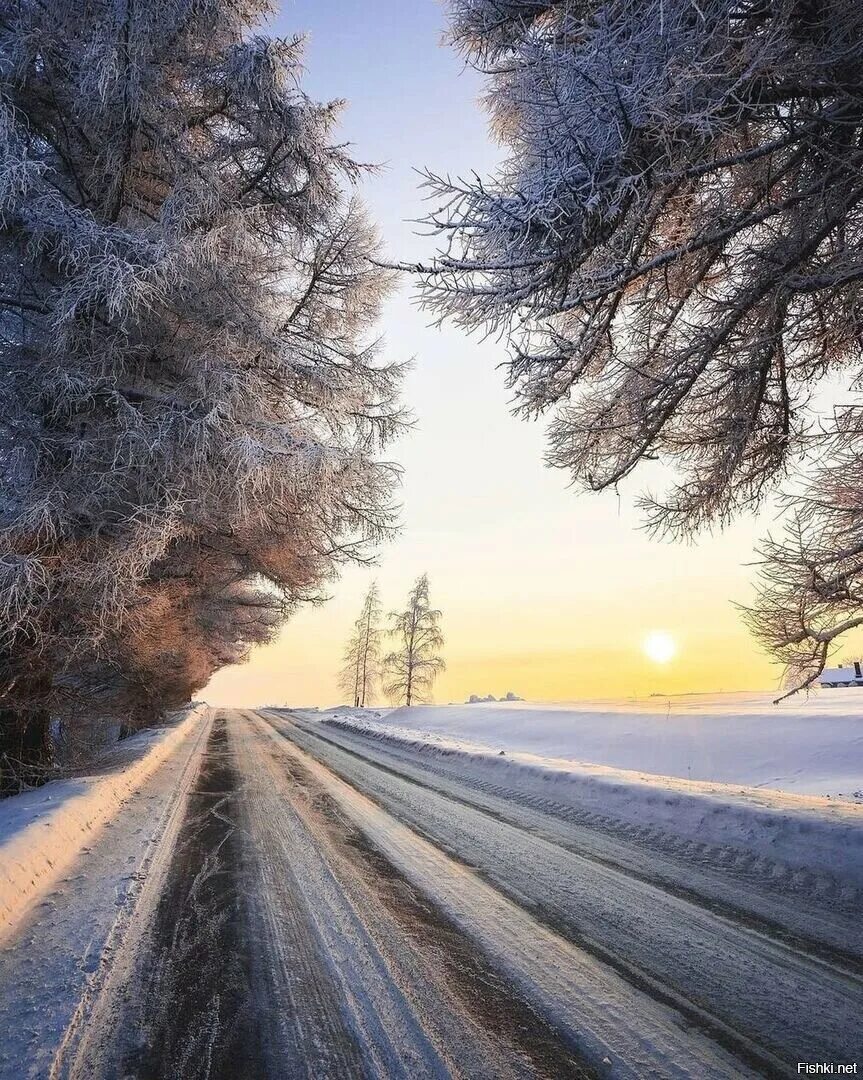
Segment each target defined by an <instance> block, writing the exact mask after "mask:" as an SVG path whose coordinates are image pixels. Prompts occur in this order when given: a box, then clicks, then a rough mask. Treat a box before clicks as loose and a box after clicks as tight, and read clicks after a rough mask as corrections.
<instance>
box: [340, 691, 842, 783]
mask: <svg viewBox="0 0 863 1080" xmlns="http://www.w3.org/2000/svg"><path fill="white" fill-rule="evenodd" d="M771 702H772V695H771V694H769V693H751V692H749V693H731V694H689V695H679V696H673V697H669V698H664V697H655V698H647V699H639V700H637V701H634V700H631V699H630V700H611V699H609V700H604V701H589V702H584V701H582V702H543V703H531V702H496V703H489V704H485V703H483V704H476V705H435V706H415V707H414V708H411V709H394V710H387V709H380V710H366V711H365V714H364V715H365V716H366V717H367V718H368V719H369V720H375V721H377V722H379V723H381V724H385V725H386V726H387V727H398V728H407V729H410V731H411V732H413V733H415V734H416V735H417V736H418V737H430V738H433V739H434V740H435V741H437V740H440V739H444V740H447V741H450V740H453V741H455V742H458V743H471V744H473V745H475V746H479V747H486V748H489V749H494V750H505V751H508V752H514V751H523V752H526V753H530V754H536V755H540V756H542V757H545V758H564V759H568V760H570V761H578V762H588V763H591V764H597V765H607V766H611V767H613V768H618V769H628V770H635V771H638V772H643V773H654V774H657V775H661V776H674V777H680V778H683V779H691V780H707V781H716V782H720V783H726V784H744V785H746V786H748V787H765V788H777V789H779V790H782V791H790V792H795V793H797V794H801V795H822V796H824V795H829V796H831V797H832V798H836V797H843V798H855V796H856V798H858V799H859V798H861V797H863V796H861V794H859V793H861V791H863V689H861V688H848V689H837V690H821V691H818V692H817V693H812V694H811V695H810V696H809V697H808V698H807V697H805V696H800V697H797V698H792V699H790V700H788V701H786V702H784V703H783V704H781V705H773V704H772V703H771ZM337 711H338V712H340V713H342V714H343V715H345V714H347V713H352V712H353V710H337Z"/></svg>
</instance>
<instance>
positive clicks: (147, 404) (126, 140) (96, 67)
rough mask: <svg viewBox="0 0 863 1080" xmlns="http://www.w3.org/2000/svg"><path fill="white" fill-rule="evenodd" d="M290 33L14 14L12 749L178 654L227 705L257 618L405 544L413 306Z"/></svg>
mask: <svg viewBox="0 0 863 1080" xmlns="http://www.w3.org/2000/svg"><path fill="white" fill-rule="evenodd" d="M269 11H270V5H269V4H268V3H265V2H260V0H239V2H233V0H135V2H131V0H130V2H128V3H116V2H114V0H91V2H89V3H87V4H80V3H68V2H63V0H13V2H10V3H6V4H4V5H2V6H0V473H1V474H2V491H0V706H2V711H0V741H3V740H5V741H6V742H8V743H10V744H11V743H13V742H14V743H15V744H16V746H17V743H18V742H20V741H21V739H22V738H23V739H24V741H25V742H27V740H28V739H29V740H30V741H31V742H34V741H35V742H41V741H42V740H43V737H44V731H45V721H46V717H47V710H48V709H49V708H50V709H55V710H56V709H58V708H62V701H63V700H65V697H57V694H56V693H55V691H56V690H57V688H58V686H62V687H63V694H64V695H65V694H66V693H67V692H68V691H69V687H70V686H71V687H74V686H78V685H80V686H84V685H87V684H88V680H91V678H92V677H93V672H94V671H100V672H105V671H115V672H117V679H118V681H119V683H122V684H123V685H131V684H132V683H134V682H135V681H136V679H137V680H138V682H139V683H140V681H141V680H140V679H139V678H138V675H137V674H136V673H138V674H140V672H141V671H149V670H150V668H149V667H148V665H149V664H150V663H151V661H152V660H153V657H154V655H155V654H154V651H153V650H154V649H156V651H157V652H158V645H159V640H160V635H161V636H162V639H163V640H164V641H169V640H172V641H174V642H175V645H176V648H175V649H173V652H174V653H175V654H176V656H175V660H176V664H177V666H178V667H183V665H186V668H187V670H188V671H189V672H191V670H192V669H193V668H194V669H195V670H196V671H198V674H197V675H195V676H194V677H192V676H191V674H190V675H189V677H188V679H187V680H186V681H187V683H189V684H190V685H192V684H194V685H200V683H201V681H202V680H204V681H205V674H204V673H205V672H206V671H207V670H208V669H210V668H212V666H213V664H218V663H219V662H226V661H228V660H231V659H235V658H236V657H237V655H238V654H239V653H242V651H243V649H244V648H245V645H244V644H243V643H244V642H245V640H246V632H245V631H243V630H241V629H238V628H239V627H240V626H241V625H243V624H245V613H247V612H248V609H249V604H248V602H247V601H248V597H249V596H264V595H265V596H268V597H270V598H271V599H270V600H267V601H266V602H265V603H264V607H265V608H268V610H269V609H271V608H272V607H273V606H275V607H278V608H279V609H280V610H285V609H286V608H288V607H290V605H291V604H292V603H293V602H295V601H296V600H298V599H303V598H305V597H308V596H313V595H314V594H315V591H316V586H317V585H318V584H319V583H320V582H321V580H322V579H324V578H326V577H327V576H328V575H330V574H332V573H333V571H334V568H335V567H336V565H337V564H338V562H339V561H341V560H344V559H348V558H353V557H356V556H357V555H358V554H359V553H360V552H361V550H362V546H363V545H364V544H365V543H366V542H368V541H369V540H374V539H375V538H377V537H378V536H380V535H381V534H382V533H383V532H385V531H386V530H387V529H388V528H389V527H390V525H391V515H390V510H389V505H388V504H389V493H390V490H391V486H392V483H393V479H394V469H393V468H392V467H391V466H388V465H386V464H383V463H379V462H378V460H377V455H378V452H379V451H380V449H381V447H382V446H383V445H384V444H385V443H386V442H387V440H388V439H389V438H390V436H391V435H392V433H393V432H394V430H395V429H396V428H397V427H398V425H399V413H398V406H397V403H396V392H397V384H398V377H399V373H400V372H399V369H398V367H395V366H392V365H387V364H383V363H381V362H380V360H379V358H378V353H377V347H376V345H375V343H374V342H373V341H371V340H369V338H368V332H369V330H370V328H371V326H372V323H373V321H374V319H375V318H376V315H377V310H378V304H379V300H380V298H381V295H382V293H383V291H384V290H385V288H386V284H387V282H386V276H385V274H383V273H382V271H381V270H379V269H378V268H377V267H376V266H375V265H374V264H373V263H372V262H370V260H369V256H371V255H373V254H374V253H375V250H376V240H375V237H374V234H373V232H372V230H371V229H370V227H369V225H368V223H367V221H366V219H365V216H364V214H363V211H362V210H361V208H360V207H359V206H358V205H357V204H356V202H355V201H353V200H351V199H350V198H348V197H347V196H346V194H345V192H346V190H347V188H348V187H349V185H350V183H351V182H352V181H353V180H354V179H355V177H356V176H357V172H358V167H357V166H356V165H355V164H354V162H353V161H352V160H351V159H350V157H349V156H348V155H347V154H346V152H345V150H344V149H343V148H342V147H340V146H339V145H338V144H337V143H336V142H334V137H333V135H334V131H333V129H334V124H335V122H336V119H337V115H338V106H337V105H319V104H317V103H315V102H313V101H311V100H310V99H309V98H308V97H307V96H306V95H305V94H303V92H302V90H301V89H300V85H299V76H300V46H299V43H298V42H296V41H285V40H278V39H272V38H266V37H262V36H260V35H258V34H256V33H255V32H254V24H255V22H256V21H257V20H258V19H259V18H260V17H262V16H264V15H266V14H268V13H269ZM252 607H255V605H254V604H253V605H252ZM258 610H260V609H258ZM216 612H220V613H221V614H220V615H219V616H218V617H217V616H216V614H215V613H216ZM226 612H229V613H230V615H228V616H227V624H225V623H223V622H220V619H222V618H223V617H224V616H225V613H226ZM213 619H215V623H214V622H213ZM254 621H255V620H253V622H254ZM191 624H194V626H195V627H196V628H197V629H196V631H195V633H194V634H192V635H191V636H190V637H189V638H186V637H185V634H184V628H185V627H187V626H189V625H191ZM225 625H227V626H228V627H229V630H227V631H225V633H226V634H227V641H228V642H229V644H227V645H226V646H225V647H224V648H223V647H222V645H220V644H218V641H220V640H221V637H220V635H221V636H224V633H223V631H224V626H225ZM256 625H257V624H256ZM218 627H222V629H219V628H218ZM262 632H263V631H262V630H259V629H255V630H254V632H253V633H252V634H251V637H252V639H255V640H256V639H257V638H258V637H259V635H260V633H262ZM232 635H233V636H232ZM214 642H216V644H214ZM199 649H203V650H204V652H206V653H207V656H208V659H206V660H204V659H202V658H201V657H200V656H198V659H197V660H195V661H194V662H193V660H192V656H193V654H196V653H197V652H198V651H199ZM99 678H101V676H99ZM130 680H131V682H130ZM181 681H182V680H181ZM28 731H29V735H28ZM16 740H17V741H16ZM2 753H3V749H2V747H0V754H2Z"/></svg>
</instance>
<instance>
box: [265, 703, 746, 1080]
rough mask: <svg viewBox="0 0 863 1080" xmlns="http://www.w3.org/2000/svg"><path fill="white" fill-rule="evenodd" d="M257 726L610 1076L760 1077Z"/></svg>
mask: <svg viewBox="0 0 863 1080" xmlns="http://www.w3.org/2000/svg"><path fill="white" fill-rule="evenodd" d="M257 723H258V724H259V725H260V728H261V730H263V731H265V732H266V733H267V734H268V736H269V737H270V738H271V739H272V741H273V742H274V744H276V745H277V746H279V747H280V748H281V750H282V752H283V753H284V754H285V755H286V756H287V757H289V758H293V759H294V760H295V761H296V762H298V763H299V764H300V765H301V766H302V767H303V768H304V769H305V770H306V771H307V772H308V773H309V774H310V776H311V777H313V779H314V780H315V781H316V782H317V783H318V784H319V785H320V786H321V787H322V788H323V789H324V791H326V793H327V794H328V795H329V796H330V797H331V798H332V799H333V800H334V802H335V803H336V804H337V805H338V806H339V807H340V809H341V810H342V812H343V813H344V814H345V815H346V816H347V817H348V818H349V819H350V820H351V821H352V822H353V823H354V824H355V825H356V826H357V827H358V828H359V829H360V830H361V831H362V833H363V835H364V836H365V837H366V840H367V842H368V843H370V844H371V845H372V847H373V848H374V849H375V850H377V851H378V852H379V853H380V854H381V855H382V856H383V858H385V859H386V860H387V861H388V862H390V863H392V864H393V865H394V866H395V867H396V868H397V869H398V870H399V871H400V872H401V873H402V874H403V875H404V876H405V877H406V878H407V879H408V880H409V881H410V882H411V883H412V885H413V886H414V887H415V888H417V889H419V890H420V892H421V893H422V894H423V895H424V896H426V897H427V898H428V899H429V901H430V902H431V903H432V904H434V905H436V906H438V907H440V908H441V909H442V910H443V911H444V912H445V914H446V915H447V916H448V917H449V919H451V920H452V922H453V923H454V924H455V925H456V926H457V927H458V928H459V929H460V930H461V931H462V932H464V933H465V934H466V935H467V936H468V937H470V938H471V939H472V940H473V941H475V942H476V943H477V945H478V946H479V947H480V948H481V949H482V950H483V952H484V953H485V954H486V956H487V957H488V958H489V959H490V961H491V962H492V964H493V965H494V967H495V968H496V969H497V970H499V971H500V972H502V973H503V974H504V975H505V976H506V977H507V978H508V979H510V980H512V982H514V983H515V984H516V985H517V986H518V987H519V989H520V990H521V991H522V992H523V993H525V994H526V995H527V996H528V997H529V999H530V1000H531V1001H532V1003H533V1004H534V1006H535V1007H536V1009H537V1011H538V1012H540V1013H541V1014H542V1015H543V1016H544V1017H545V1018H546V1019H547V1020H548V1021H549V1022H550V1023H551V1024H552V1025H553V1026H554V1027H555V1028H556V1029H557V1030H558V1031H559V1032H560V1033H562V1034H563V1036H564V1037H565V1038H567V1039H568V1040H570V1041H571V1042H572V1043H573V1045H575V1046H576V1047H578V1048H579V1049H580V1051H581V1053H582V1055H583V1056H584V1058H585V1059H586V1060H588V1061H589V1062H591V1063H594V1064H595V1066H596V1067H597V1068H598V1069H599V1071H600V1072H601V1073H602V1074H603V1075H608V1076H613V1077H643V1076H662V1077H698V1078H703V1080H709V1078H714V1077H715V1078H720V1077H721V1078H730V1077H738V1076H751V1075H754V1074H753V1072H752V1070H751V1068H750V1067H749V1066H748V1065H747V1064H746V1063H745V1062H743V1061H741V1060H740V1059H739V1058H738V1057H736V1056H734V1055H732V1054H730V1053H728V1052H727V1051H726V1050H725V1049H724V1048H722V1047H721V1046H718V1045H717V1044H716V1043H714V1042H712V1041H711V1040H709V1039H707V1038H705V1037H704V1036H703V1034H701V1033H700V1032H698V1031H696V1030H693V1029H692V1028H691V1027H690V1026H689V1025H688V1024H687V1023H686V1021H684V1020H683V1018H682V1017H681V1016H680V1015H679V1014H678V1013H676V1012H675V1011H673V1010H671V1009H668V1008H666V1007H665V1006H663V1005H662V1004H659V1003H657V1002H655V1001H653V1000H652V999H651V998H650V997H649V996H647V995H645V994H643V993H641V992H639V991H638V990H636V989H634V988H633V987H632V986H631V985H630V984H629V983H628V982H627V981H625V980H624V979H622V978H621V977H620V976H619V975H618V974H616V973H615V972H614V971H612V970H610V969H609V968H607V967H606V966H605V965H602V964H600V963H598V962H597V961H596V960H594V959H593V958H592V957H591V956H589V955H588V954H587V953H585V952H584V951H583V950H581V949H579V948H577V947H576V946H574V945H573V944H572V943H571V942H569V941H567V940H566V939H565V938H563V937H561V936H560V935H559V934H557V933H555V932H554V931H553V930H552V929H550V928H549V927H548V926H546V925H544V924H543V923H541V922H539V921H537V920H536V919H535V918H533V917H532V916H531V915H530V914H529V913H528V912H527V911H526V910H524V909H523V908H522V907H520V906H518V904H516V903H513V902H512V901H511V900H509V899H507V898H506V897H505V896H504V895H503V894H502V893H501V892H499V891H498V890H497V889H495V888H493V887H492V886H490V885H489V884H487V883H486V882H485V881H483V880H482V879H481V878H480V877H479V876H478V875H476V874H475V873H473V872H472V871H471V870H470V869H469V868H467V867H466V866H465V865H464V864H463V863H459V862H456V861H454V860H453V859H452V858H450V857H449V856H448V855H446V854H445V853H444V852H443V851H442V850H441V849H440V848H438V847H436V846H435V845H433V844H432V843H430V842H428V841H427V840H425V839H423V838H422V837H421V836H419V835H418V834H417V833H416V832H415V831H413V830H412V829H410V828H408V827H407V826H406V825H404V824H402V823H401V822H400V821H397V820H396V819H395V818H393V817H392V816H391V815H390V814H389V813H387V812H386V811H385V810H383V809H382V808H381V807H380V806H379V805H378V804H377V803H375V802H374V801H372V799H370V798H368V797H367V796H366V795H365V794H362V793H361V792H360V791H358V790H357V789H356V788H355V787H353V786H351V785H350V784H349V783H346V782H345V781H344V780H342V779H341V778H339V777H338V776H337V775H336V774H335V773H334V772H333V771H331V770H330V769H329V768H328V767H326V766H324V765H322V764H321V763H320V762H319V761H317V760H316V759H315V758H314V757H312V756H310V755H309V754H308V753H306V752H305V751H304V750H302V749H300V748H299V747H298V746H297V745H296V744H295V743H294V742H292V741H290V740H289V739H287V738H286V737H285V736H284V735H283V734H281V733H279V732H278V731H276V730H275V728H273V727H272V725H271V724H269V723H268V722H267V721H266V720H264V719H263V718H259V719H258V720H257Z"/></svg>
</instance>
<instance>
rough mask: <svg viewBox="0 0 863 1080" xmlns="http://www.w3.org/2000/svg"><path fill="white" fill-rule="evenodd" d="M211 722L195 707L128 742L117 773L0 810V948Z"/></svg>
mask: <svg viewBox="0 0 863 1080" xmlns="http://www.w3.org/2000/svg"><path fill="white" fill-rule="evenodd" d="M207 715H208V709H207V707H206V706H205V705H197V706H195V707H194V708H192V709H190V710H189V711H188V713H187V715H186V716H185V717H184V718H183V719H182V720H180V721H179V722H177V723H175V724H172V725H171V726H169V727H163V728H155V729H152V730H149V731H142V732H140V733H139V734H137V735H133V736H132V737H131V738H129V739H126V740H124V742H123V743H122V744H121V747H120V748H118V751H119V752H118V755H117V756H118V757H120V758H121V762H120V763H119V764H118V765H116V766H115V767H113V768H109V769H106V770H105V771H103V772H101V773H98V774H94V775H90V776H82V777H75V778H74V779H69V780H57V781H54V782H52V783H50V784H46V785H45V786H44V787H41V788H37V789H35V790H34V791H28V792H25V793H24V794H22V795H16V796H13V797H12V798H8V799H4V800H3V801H2V802H0V941H2V940H3V939H4V938H5V937H7V936H8V934H9V933H10V931H11V930H12V929H13V927H14V926H15V924H17V923H18V922H19V920H20V919H21V918H22V916H23V915H24V914H25V913H26V911H27V910H28V909H29V907H30V906H31V905H32V904H33V903H34V902H35V901H36V900H37V899H38V898H39V897H40V896H41V895H43V894H44V893H45V892H46V891H47V890H48V889H49V888H50V886H52V885H53V884H54V883H55V882H56V881H57V880H58V879H59V878H60V877H61V876H62V875H63V874H64V873H65V871H66V870H68V869H69V867H70V866H71V865H72V863H73V862H74V861H75V859H76V858H77V857H78V855H79V854H80V853H81V852H82V851H83V850H84V849H85V847H86V846H87V845H88V844H89V842H90V841H92V840H93V839H94V838H95V837H96V835H97V834H98V832H99V831H100V829H102V828H103V827H104V826H105V824H106V823H107V822H108V821H109V820H110V819H111V818H112V817H114V815H115V814H116V813H117V810H118V809H119V807H120V806H121V805H122V804H123V803H124V802H125V801H126V800H127V799H128V798H129V796H130V795H132V794H134V792H136V791H137V790H138V789H139V788H140V787H141V786H142V785H143V784H144V782H145V781H146V780H147V779H148V778H149V777H150V776H152V775H153V773H154V772H155V771H156V770H157V769H158V768H159V766H160V765H161V764H162V763H163V762H164V761H165V760H166V759H167V758H168V757H169V755H170V754H171V753H173V751H174V750H176V749H177V748H178V747H179V746H180V745H181V744H182V743H184V742H185V741H186V740H187V739H189V738H190V737H192V735H193V734H194V733H195V732H196V731H198V730H199V728H200V725H201V724H202V723H204V722H205V720H206V718H207Z"/></svg>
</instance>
